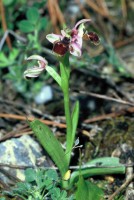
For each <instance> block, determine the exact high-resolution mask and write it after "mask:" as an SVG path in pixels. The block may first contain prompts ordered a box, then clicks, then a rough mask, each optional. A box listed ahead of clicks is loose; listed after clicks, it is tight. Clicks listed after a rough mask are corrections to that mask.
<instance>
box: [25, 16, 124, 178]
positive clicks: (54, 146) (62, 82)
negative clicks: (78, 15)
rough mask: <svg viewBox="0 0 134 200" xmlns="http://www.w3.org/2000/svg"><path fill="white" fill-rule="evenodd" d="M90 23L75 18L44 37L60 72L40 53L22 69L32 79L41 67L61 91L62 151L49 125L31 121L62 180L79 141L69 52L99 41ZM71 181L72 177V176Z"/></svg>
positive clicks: (33, 56)
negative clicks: (88, 27)
mask: <svg viewBox="0 0 134 200" xmlns="http://www.w3.org/2000/svg"><path fill="white" fill-rule="evenodd" d="M89 22H91V20H90V19H82V20H80V21H78V22H77V23H76V25H75V26H74V27H73V28H72V29H67V28H66V29H64V30H61V34H60V35H58V34H53V33H52V34H48V35H47V36H46V38H47V40H49V41H50V42H51V43H52V44H53V50H52V51H53V53H54V54H55V56H56V57H57V59H58V60H59V63H60V74H58V73H57V72H56V71H55V70H54V69H53V68H52V67H51V66H49V65H48V62H47V60H46V59H45V58H43V57H41V56H39V55H32V56H30V57H29V58H27V60H28V61H29V60H37V61H38V64H39V65H38V66H34V67H32V68H29V69H27V70H26V71H25V72H24V77H25V78H29V77H30V78H34V77H38V76H39V75H40V74H41V73H42V72H43V71H44V70H45V71H47V72H48V73H49V74H50V75H51V76H52V77H53V79H54V80H55V81H56V82H57V84H58V85H59V87H60V88H61V90H62V92H63V96H64V110H65V117H66V127H67V128H66V149H65V151H64V150H63V148H62V146H61V144H60V142H59V141H58V140H57V139H56V137H55V136H54V134H53V133H52V131H51V130H50V128H49V127H48V126H46V125H44V124H43V123H42V122H40V121H38V120H35V121H33V122H30V126H31V128H32V130H33V132H34V133H35V135H36V137H37V138H38V140H39V141H40V143H41V144H42V146H43V147H44V149H45V150H46V151H47V152H48V154H49V155H50V157H51V158H52V160H53V161H54V162H55V164H56V165H57V167H58V169H59V171H60V174H61V177H62V179H63V180H68V179H69V177H70V170H68V169H69V165H70V160H71V153H72V150H73V148H74V147H76V146H78V144H79V141H78V139H76V129H77V125H78V119H79V102H78V101H77V102H76V103H75V105H74V108H73V110H72V111H71V106H70V98H69V90H70V87H69V80H70V71H71V68H70V64H69V55H70V54H72V55H73V56H77V57H80V56H81V55H82V43H83V40H90V41H91V42H92V43H94V44H95V45H98V44H99V37H98V36H97V34H96V33H94V32H88V31H87V30H86V29H85V23H89ZM102 163H103V161H102ZM93 165H94V166H95V165H96V164H95V162H94V163H93V164H91V166H93ZM116 170H117V168H116ZM121 170H122V169H121ZM121 170H120V171H121ZM103 172H104V171H103ZM83 173H85V174H87V173H89V172H87V171H86V172H85V171H83ZM99 173H100V171H99ZM76 176H78V173H76ZM73 180H75V175H74V177H73Z"/></svg>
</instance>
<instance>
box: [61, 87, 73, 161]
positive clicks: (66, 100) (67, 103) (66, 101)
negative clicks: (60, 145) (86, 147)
mask: <svg viewBox="0 0 134 200" xmlns="http://www.w3.org/2000/svg"><path fill="white" fill-rule="evenodd" d="M63 93H64V110H65V116H66V124H67V129H66V156H67V160H68V162H69V163H70V158H71V148H72V147H71V144H72V120H71V112H70V99H69V88H68V89H67V90H66V91H63Z"/></svg>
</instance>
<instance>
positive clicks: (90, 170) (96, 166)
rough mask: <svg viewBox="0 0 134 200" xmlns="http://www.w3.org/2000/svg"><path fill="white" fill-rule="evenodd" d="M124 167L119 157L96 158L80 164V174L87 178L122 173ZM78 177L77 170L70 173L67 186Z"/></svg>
mask: <svg viewBox="0 0 134 200" xmlns="http://www.w3.org/2000/svg"><path fill="white" fill-rule="evenodd" d="M125 169H126V168H125V166H124V165H123V164H120V163H119V158H116V157H104V158H96V159H94V160H91V161H90V162H87V163H86V164H85V165H84V166H81V175H82V176H84V177H85V178H87V177H91V176H96V175H107V174H124V173H125ZM78 177H79V170H76V171H74V172H73V173H72V174H71V179H70V186H69V187H71V186H72V185H73V184H74V182H75V181H76V180H78Z"/></svg>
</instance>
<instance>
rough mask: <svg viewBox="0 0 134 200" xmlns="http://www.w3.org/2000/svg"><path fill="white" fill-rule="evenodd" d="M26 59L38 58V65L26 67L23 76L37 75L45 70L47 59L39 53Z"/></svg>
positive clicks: (32, 76) (31, 76) (33, 76)
mask: <svg viewBox="0 0 134 200" xmlns="http://www.w3.org/2000/svg"><path fill="white" fill-rule="evenodd" d="M27 60H38V64H39V66H34V67H32V68H29V69H27V70H26V71H25V72H24V77H25V78H35V77H38V76H39V75H40V74H41V73H42V71H44V70H45V68H46V66H47V60H46V59H44V58H43V57H41V56H39V55H32V56H30V57H28V58H27Z"/></svg>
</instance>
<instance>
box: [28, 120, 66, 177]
mask: <svg viewBox="0 0 134 200" xmlns="http://www.w3.org/2000/svg"><path fill="white" fill-rule="evenodd" d="M30 127H31V128H32V130H33V132H34V133H35V135H36V137H37V139H38V140H39V142H40V144H41V145H42V146H43V148H44V149H45V150H46V151H47V153H48V154H49V155H50V157H51V158H52V160H53V161H54V162H55V164H56V165H57V167H58V169H59V171H60V173H61V175H62V177H63V176H64V174H65V173H66V171H67V169H68V168H67V167H68V166H67V161H66V156H65V153H64V151H63V148H62V146H61V144H60V142H59V141H58V140H57V139H56V137H55V136H54V134H53V133H52V131H51V130H50V128H49V127H48V126H46V125H45V124H43V123H42V122H40V121H39V120H34V121H33V122H30Z"/></svg>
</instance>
